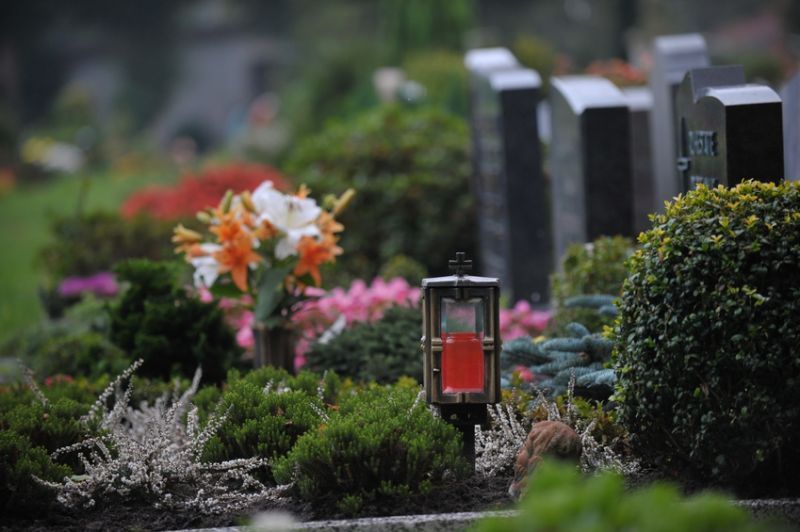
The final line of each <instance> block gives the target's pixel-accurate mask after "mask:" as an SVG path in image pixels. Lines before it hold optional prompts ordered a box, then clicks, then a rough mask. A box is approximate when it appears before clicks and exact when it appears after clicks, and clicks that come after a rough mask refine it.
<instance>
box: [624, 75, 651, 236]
mask: <svg viewBox="0 0 800 532" xmlns="http://www.w3.org/2000/svg"><path fill="white" fill-rule="evenodd" d="M622 93H623V94H624V95H625V99H626V100H627V102H628V109H630V128H631V175H632V179H633V231H634V233H635V234H638V233H641V232H642V231H645V230H647V229H649V228H650V220H649V218H648V216H649V215H650V214H652V213H654V212H655V211H656V205H655V201H654V198H655V196H654V185H655V184H654V178H653V150H652V148H653V146H652V143H651V142H650V120H651V113H652V110H653V93H652V92H651V91H650V89H649V88H647V87H630V88H626V89H622Z"/></svg>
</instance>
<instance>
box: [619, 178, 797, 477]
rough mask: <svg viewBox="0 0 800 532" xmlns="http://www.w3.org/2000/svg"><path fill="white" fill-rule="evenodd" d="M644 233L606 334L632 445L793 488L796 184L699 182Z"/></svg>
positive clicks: (665, 459) (693, 469) (662, 461)
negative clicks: (610, 333)
mask: <svg viewBox="0 0 800 532" xmlns="http://www.w3.org/2000/svg"><path fill="white" fill-rule="evenodd" d="M640 243H641V247H640V249H639V250H638V251H636V253H635V254H634V255H633V256H632V257H631V259H630V262H629V265H630V270H631V273H630V277H628V279H627V281H626V282H625V288H624V293H623V296H622V303H621V308H620V319H619V322H618V328H617V331H616V338H617V345H616V348H615V357H616V368H617V374H618V378H619V380H618V383H619V385H618V390H617V398H618V400H619V407H620V408H619V413H620V419H621V420H622V422H623V423H624V424H625V425H627V427H628V429H629V430H630V431H631V433H632V436H633V438H632V441H633V443H634V445H635V449H636V451H637V452H638V453H639V454H640V455H641V456H643V457H645V458H647V459H649V460H650V461H652V462H653V463H655V464H657V465H660V466H662V467H664V468H668V469H669V470H676V471H680V472H682V473H683V474H685V475H687V476H693V477H697V478H699V479H701V480H711V481H712V482H715V483H720V484H724V485H728V486H731V487H734V488H736V487H740V488H743V491H747V490H744V488H748V489H749V490H750V491H757V492H762V493H763V492H764V491H765V490H770V491H780V490H781V489H782V488H783V489H787V488H788V489H792V490H794V491H797V488H798V487H800V482H798V478H800V477H799V476H798V473H800V356H798V346H800V320H798V317H800V187H798V184H797V183H783V184H779V185H775V184H771V183H758V182H744V183H742V184H740V185H738V186H737V187H735V188H733V189H726V188H722V187H719V188H715V189H708V188H704V187H700V188H699V189H698V190H695V191H692V192H690V193H688V194H686V195H685V196H683V197H679V198H678V199H676V200H675V201H674V202H673V203H671V204H669V205H668V206H667V209H666V213H665V214H663V215H659V216H657V217H656V218H655V221H654V226H653V228H652V229H651V230H650V231H648V232H646V233H643V234H642V235H641V236H640Z"/></svg>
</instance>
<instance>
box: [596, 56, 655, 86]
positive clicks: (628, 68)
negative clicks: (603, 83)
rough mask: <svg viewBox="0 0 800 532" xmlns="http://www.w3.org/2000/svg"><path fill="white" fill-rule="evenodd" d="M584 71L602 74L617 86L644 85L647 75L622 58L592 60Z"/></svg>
mask: <svg viewBox="0 0 800 532" xmlns="http://www.w3.org/2000/svg"><path fill="white" fill-rule="evenodd" d="M586 73H587V74H592V75H595V76H602V77H604V78H607V79H608V80H610V81H611V82H612V83H613V84H614V85H617V86H618V87H632V86H637V85H646V84H647V76H645V75H644V73H643V72H642V71H641V70H639V69H638V68H636V67H635V66H633V65H631V64H630V63H626V62H625V61H623V60H622V59H616V58H615V59H606V60H597V61H594V62H593V63H592V64H591V65H589V66H588V67H586Z"/></svg>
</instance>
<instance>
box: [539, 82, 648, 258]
mask: <svg viewBox="0 0 800 532" xmlns="http://www.w3.org/2000/svg"><path fill="white" fill-rule="evenodd" d="M549 98H550V109H551V116H552V133H553V137H552V140H551V142H550V150H549V162H550V164H549V167H550V174H551V182H552V188H553V195H552V197H553V204H552V211H553V246H554V252H555V259H556V261H559V260H560V259H561V257H562V256H563V254H564V252H565V251H566V249H567V247H568V246H569V245H570V244H572V243H576V242H588V241H590V240H594V239H595V238H597V237H599V236H604V235H605V236H614V235H624V236H632V234H633V209H632V199H631V198H632V183H631V157H630V149H631V147H630V122H629V110H628V102H627V100H626V98H625V96H624V95H623V94H622V92H621V91H620V90H619V89H618V88H617V87H616V86H614V85H613V84H612V83H611V82H610V81H608V80H607V79H605V78H601V77H597V76H563V77H555V78H553V79H552V80H551V83H550V96H549Z"/></svg>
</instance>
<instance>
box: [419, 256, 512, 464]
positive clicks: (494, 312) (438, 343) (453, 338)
mask: <svg viewBox="0 0 800 532" xmlns="http://www.w3.org/2000/svg"><path fill="white" fill-rule="evenodd" d="M449 265H450V269H451V270H452V271H453V275H450V276H446V277H432V278H427V279H423V280H422V298H423V300H422V340H421V348H422V351H423V380H424V386H425V397H426V399H427V401H428V403H429V404H431V405H434V407H435V408H436V409H437V411H438V412H439V415H440V416H441V417H442V418H443V419H444V420H445V421H447V422H448V423H451V424H452V425H454V426H455V427H456V428H458V429H459V430H460V431H461V434H462V437H463V443H464V447H463V449H464V456H465V457H466V458H467V459H468V460H469V461H470V463H471V464H472V466H473V467H474V465H475V425H481V426H482V427H483V428H487V426H488V415H487V411H486V405H488V404H493V403H497V402H499V401H500V347H501V342H500V309H499V302H500V282H499V280H498V279H496V278H493V277H476V276H470V275H466V273H465V272H466V271H469V270H470V269H471V268H472V261H471V260H467V259H466V257H465V254H464V253H463V252H458V253H456V259H455V260H451V261H450V264H449Z"/></svg>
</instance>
